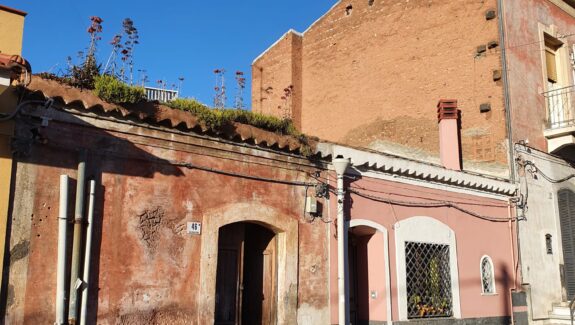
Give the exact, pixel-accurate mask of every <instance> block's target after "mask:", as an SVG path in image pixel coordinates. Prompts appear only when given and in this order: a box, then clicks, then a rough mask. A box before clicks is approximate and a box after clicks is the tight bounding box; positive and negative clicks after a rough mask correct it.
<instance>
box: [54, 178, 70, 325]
mask: <svg viewBox="0 0 575 325" xmlns="http://www.w3.org/2000/svg"><path fill="white" fill-rule="evenodd" d="M67 217H68V176H67V175H60V207H59V214H58V268H57V274H56V322H54V324H55V325H64V324H66V313H65V308H66V307H65V306H66V235H67V227H68V218H67Z"/></svg>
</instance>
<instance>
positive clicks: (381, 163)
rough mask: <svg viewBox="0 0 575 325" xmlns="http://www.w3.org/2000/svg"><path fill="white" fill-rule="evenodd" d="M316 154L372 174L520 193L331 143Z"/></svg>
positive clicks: (500, 182) (506, 185) (502, 183)
mask: <svg viewBox="0 0 575 325" xmlns="http://www.w3.org/2000/svg"><path fill="white" fill-rule="evenodd" d="M316 154H318V155H319V156H320V157H321V158H323V159H326V158H328V157H337V156H342V157H344V158H350V159H351V162H352V164H353V165H354V166H356V167H362V166H363V167H365V168H367V169H370V170H374V171H381V172H384V173H388V174H394V175H402V176H404V177H409V178H413V179H419V180H425V181H428V180H433V181H435V182H438V183H444V184H449V185H453V186H459V187H466V188H471V189H476V190H480V191H484V192H491V193H496V194H499V195H506V196H511V195H513V194H514V193H515V191H516V186H515V185H514V184H513V183H510V182H509V181H506V180H504V179H497V178H494V177H487V176H484V175H479V174H472V173H467V172H464V171H456V170H450V169H446V168H443V167H442V166H438V165H434V164H430V163H425V162H420V161H416V160H412V159H407V158H402V157H398V156H393V155H389V154H385V153H379V152H378V153H376V152H373V151H369V150H361V149H356V148H352V147H347V146H343V145H339V144H334V143H329V142H320V143H318V144H317V146H316Z"/></svg>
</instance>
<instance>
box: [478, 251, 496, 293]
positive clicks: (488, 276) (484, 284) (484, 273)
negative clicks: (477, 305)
mask: <svg viewBox="0 0 575 325" xmlns="http://www.w3.org/2000/svg"><path fill="white" fill-rule="evenodd" d="M481 290H482V292H483V293H487V294H489V293H495V281H494V276H493V262H492V261H491V258H489V256H484V257H483V258H482V259H481Z"/></svg>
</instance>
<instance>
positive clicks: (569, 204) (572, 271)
mask: <svg viewBox="0 0 575 325" xmlns="http://www.w3.org/2000/svg"><path fill="white" fill-rule="evenodd" d="M558 194H559V195H558V201H559V202H558V203H559V219H560V224H561V243H562V246H563V262H564V264H565V267H564V270H565V271H564V272H565V287H566V289H567V295H568V299H572V298H573V296H575V238H574V233H573V232H574V231H575V193H573V192H572V191H571V190H568V189H562V190H560V191H559V193H558Z"/></svg>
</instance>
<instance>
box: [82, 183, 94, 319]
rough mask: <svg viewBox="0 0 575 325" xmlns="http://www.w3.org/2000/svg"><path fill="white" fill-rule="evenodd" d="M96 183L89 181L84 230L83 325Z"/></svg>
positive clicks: (88, 283) (85, 311) (86, 307)
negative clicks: (86, 216)
mask: <svg viewBox="0 0 575 325" xmlns="http://www.w3.org/2000/svg"><path fill="white" fill-rule="evenodd" d="M95 191H96V182H95V181H94V180H91V181H90V197H89V201H88V227H87V229H86V247H85V253H84V276H83V277H82V278H83V286H82V304H81V305H80V308H81V309H80V324H81V325H85V324H87V323H86V317H87V313H88V287H89V285H90V259H91V257H92V254H91V251H92V231H93V227H94V196H95Z"/></svg>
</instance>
